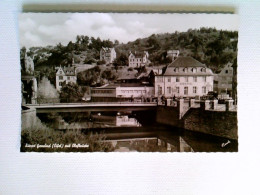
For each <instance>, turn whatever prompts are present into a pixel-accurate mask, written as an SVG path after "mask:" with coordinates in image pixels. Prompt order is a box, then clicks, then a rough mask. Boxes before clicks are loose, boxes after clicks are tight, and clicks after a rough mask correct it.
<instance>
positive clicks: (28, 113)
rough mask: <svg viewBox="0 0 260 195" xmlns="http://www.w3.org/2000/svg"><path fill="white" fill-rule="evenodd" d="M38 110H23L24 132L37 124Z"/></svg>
mask: <svg viewBox="0 0 260 195" xmlns="http://www.w3.org/2000/svg"><path fill="white" fill-rule="evenodd" d="M36 120H37V118H36V110H35V109H33V108H30V109H29V110H22V130H23V129H27V128H30V127H32V126H34V125H35V124H36Z"/></svg>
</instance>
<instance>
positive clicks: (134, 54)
mask: <svg viewBox="0 0 260 195" xmlns="http://www.w3.org/2000/svg"><path fill="white" fill-rule="evenodd" d="M131 54H132V55H133V56H134V57H135V58H143V57H145V56H146V55H147V53H146V51H143V52H135V53H131ZM131 54H130V55H131Z"/></svg>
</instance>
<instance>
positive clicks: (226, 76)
mask: <svg viewBox="0 0 260 195" xmlns="http://www.w3.org/2000/svg"><path fill="white" fill-rule="evenodd" d="M215 80H216V90H217V91H218V93H219V94H221V93H228V94H229V95H231V94H232V81H233V66H232V63H228V64H226V65H225V66H224V68H223V69H222V70H221V72H220V73H219V74H218V75H216V79H215Z"/></svg>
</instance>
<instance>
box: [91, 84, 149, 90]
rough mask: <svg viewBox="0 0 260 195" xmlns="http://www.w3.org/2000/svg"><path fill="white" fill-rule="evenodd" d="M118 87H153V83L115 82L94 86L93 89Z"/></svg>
mask: <svg viewBox="0 0 260 195" xmlns="http://www.w3.org/2000/svg"><path fill="white" fill-rule="evenodd" d="M117 87H152V85H151V84H148V83H114V84H106V85H103V86H101V87H94V88H93V89H115V88H117Z"/></svg>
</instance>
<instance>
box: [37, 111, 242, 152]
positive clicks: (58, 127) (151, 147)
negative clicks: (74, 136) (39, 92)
mask: <svg viewBox="0 0 260 195" xmlns="http://www.w3.org/2000/svg"><path fill="white" fill-rule="evenodd" d="M37 117H38V118H39V119H40V120H41V122H42V123H44V124H45V125H46V126H48V127H50V128H52V129H54V131H62V132H66V131H69V130H72V131H73V129H75V128H76V129H80V132H81V133H82V134H86V133H89V132H92V133H97V134H101V133H102V134H104V135H105V140H103V141H104V142H108V143H110V144H111V145H112V146H113V151H114V152H236V151H238V144H237V141H236V140H228V139H226V138H221V137H216V136H212V135H206V134H202V133H196V132H191V131H187V130H184V129H179V128H176V127H171V126H165V125H162V124H159V123H156V122H155V118H156V113H155V111H154V110H119V109H117V110H116V109H114V110H111V109H109V110H108V109H100V110H97V111H91V110H83V111H82V110H70V109H65V110H62V112H61V111H49V112H48V111H47V112H38V113H37Z"/></svg>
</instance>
